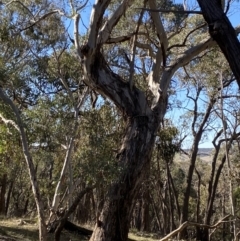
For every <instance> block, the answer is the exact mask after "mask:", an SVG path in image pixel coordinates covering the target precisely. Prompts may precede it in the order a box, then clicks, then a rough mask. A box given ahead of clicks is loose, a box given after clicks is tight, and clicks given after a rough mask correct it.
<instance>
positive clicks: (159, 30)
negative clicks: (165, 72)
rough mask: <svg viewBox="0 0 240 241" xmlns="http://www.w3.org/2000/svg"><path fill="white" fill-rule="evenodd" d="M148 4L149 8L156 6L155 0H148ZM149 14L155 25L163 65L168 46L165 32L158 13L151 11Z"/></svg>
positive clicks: (153, 8)
mask: <svg viewBox="0 0 240 241" xmlns="http://www.w3.org/2000/svg"><path fill="white" fill-rule="evenodd" d="M148 4H149V7H150V9H152V10H155V9H156V8H157V4H156V0H149V1H148ZM150 14H151V17H152V19H153V22H154V25H155V27H156V31H157V36H158V39H159V41H160V45H161V51H162V62H163V66H165V65H166V51H167V48H168V39H167V34H166V32H165V30H164V27H163V24H162V21H161V18H160V16H159V13H158V12H154V11H151V12H150ZM160 64H161V63H160Z"/></svg>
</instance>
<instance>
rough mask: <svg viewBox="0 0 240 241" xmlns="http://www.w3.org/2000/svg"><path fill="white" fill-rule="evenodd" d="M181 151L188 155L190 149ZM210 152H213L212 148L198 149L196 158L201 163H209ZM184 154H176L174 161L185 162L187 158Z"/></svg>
mask: <svg viewBox="0 0 240 241" xmlns="http://www.w3.org/2000/svg"><path fill="white" fill-rule="evenodd" d="M183 151H184V152H186V153H190V151H191V150H190V149H184V150H183ZM212 151H213V148H199V150H198V157H199V158H200V159H201V160H202V161H211V155H212ZM184 152H181V153H178V154H177V155H176V156H175V160H178V161H187V160H188V156H187V155H186V154H185V153H184Z"/></svg>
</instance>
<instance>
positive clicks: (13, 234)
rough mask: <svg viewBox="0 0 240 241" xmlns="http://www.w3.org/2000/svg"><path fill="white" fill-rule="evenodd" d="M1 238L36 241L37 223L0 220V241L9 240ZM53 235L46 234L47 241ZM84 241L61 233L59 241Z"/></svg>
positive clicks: (50, 240) (64, 232)
mask: <svg viewBox="0 0 240 241" xmlns="http://www.w3.org/2000/svg"><path fill="white" fill-rule="evenodd" d="M1 236H4V237H9V238H12V239H15V240H16V241H37V240H38V226H37V222H36V221H34V220H28V219H24V220H21V219H0V241H2V240H4V241H5V240H6V241H8V240H9V241H10V240H11V239H3V238H1ZM53 240H54V237H53V234H48V241H53ZM69 240H71V241H86V240H88V238H86V237H84V236H80V235H76V234H73V233H69V232H66V231H63V233H62V235H61V241H69Z"/></svg>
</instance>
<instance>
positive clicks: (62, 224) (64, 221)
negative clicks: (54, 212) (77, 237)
mask: <svg viewBox="0 0 240 241" xmlns="http://www.w3.org/2000/svg"><path fill="white" fill-rule="evenodd" d="M94 187H95V186H92V187H86V188H85V189H84V190H82V191H81V192H79V194H78V195H77V197H76V198H75V199H74V201H73V203H72V205H71V206H70V208H69V209H68V210H67V211H66V212H65V213H64V214H63V216H62V217H61V218H60V220H58V221H57V223H56V224H54V225H53V226H54V227H55V226H57V227H56V230H55V233H54V240H55V241H59V240H60V236H61V232H62V230H63V228H66V224H68V223H69V221H68V217H69V216H70V215H71V214H72V213H73V212H74V211H75V210H76V208H77V206H78V204H79V202H80V200H81V199H82V198H83V197H84V195H85V194H86V193H88V192H90V191H92V190H93V188H94ZM69 225H70V224H69Z"/></svg>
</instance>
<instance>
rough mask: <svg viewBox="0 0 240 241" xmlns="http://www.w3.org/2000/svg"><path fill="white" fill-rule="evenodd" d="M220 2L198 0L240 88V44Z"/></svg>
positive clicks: (217, 0) (210, 31)
mask: <svg viewBox="0 0 240 241" xmlns="http://www.w3.org/2000/svg"><path fill="white" fill-rule="evenodd" d="M221 2H222V1H219V0H211V1H209V0H198V3H199V5H200V7H201V10H202V13H203V17H204V19H205V20H206V22H207V23H208V27H209V33H210V35H211V37H212V38H213V39H214V40H215V41H216V43H217V44H218V46H219V47H220V49H221V50H222V52H223V54H224V55H225V57H226V59H227V61H228V63H229V65H230V68H231V70H232V72H233V74H234V75H235V77H236V80H237V83H238V86H239V88H240V43H239V41H238V38H237V36H236V32H235V30H234V28H233V26H232V24H231V23H230V21H229V19H228V18H227V16H226V14H225V13H224V11H223V7H222V6H221Z"/></svg>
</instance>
